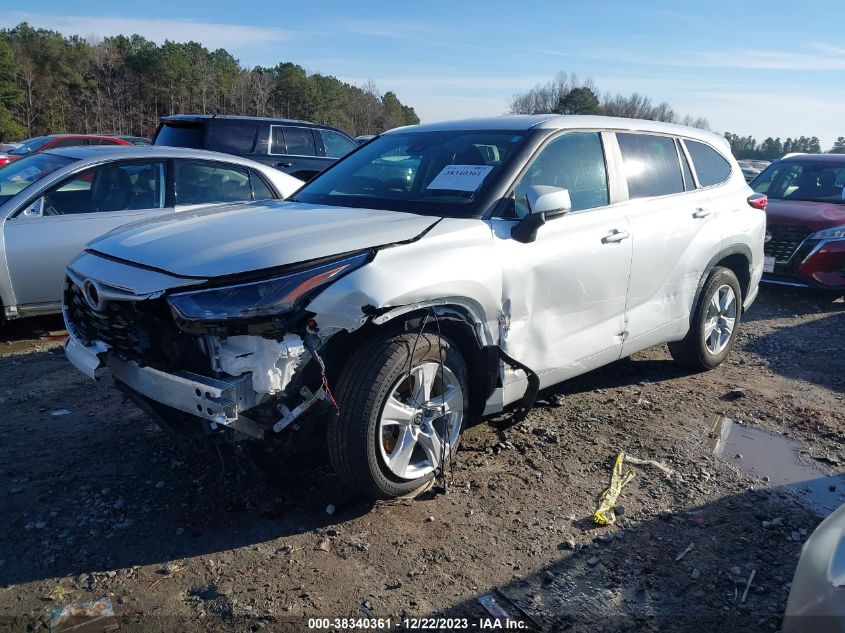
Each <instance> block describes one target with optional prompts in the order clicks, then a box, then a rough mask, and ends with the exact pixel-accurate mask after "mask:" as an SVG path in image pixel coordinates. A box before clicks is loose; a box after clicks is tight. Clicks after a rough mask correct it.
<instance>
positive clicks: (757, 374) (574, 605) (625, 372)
mask: <svg viewBox="0 0 845 633" xmlns="http://www.w3.org/2000/svg"><path fill="white" fill-rule="evenodd" d="M60 329H61V321H60V320H59V319H38V320H34V321H23V322H18V323H12V324H10V325H7V326H5V328H4V329H3V330H0V355H2V358H0V413H2V415H0V472H2V478H0V499H2V508H3V511H2V513H0V534H2V535H3V538H2V542H0V618H2V620H0V626H2V625H4V624H5V625H8V624H10V623H12V622H15V623H17V626H18V627H19V628H20V629H21V630H26V625H27V623H29V624H33V625H34V626H33V628H35V629H37V628H39V627H41V626H45V625H46V624H47V622H48V620H49V618H48V616H47V614H48V612H49V610H50V609H52V608H55V607H58V606H61V605H63V604H67V603H69V602H71V601H74V600H78V599H95V598H98V597H101V596H104V595H109V596H111V599H112V602H113V604H114V607H115V612H116V614H117V615H118V617H119V619H120V621H121V622H122V624H123V625H128V624H132V623H139V622H141V621H142V620H143V621H145V622H150V621H153V622H160V623H161V624H162V626H164V627H166V628H176V627H178V626H179V625H180V623H181V624H183V625H192V626H200V625H201V626H203V627H207V628H213V629H216V628H220V629H226V628H232V629H235V630H248V629H249V628H250V627H252V628H253V629H254V630H257V629H258V628H263V627H265V626H267V627H268V628H269V629H270V630H272V629H273V628H274V627H276V626H281V625H284V624H285V623H288V624H290V625H293V626H302V628H305V627H304V620H302V619H301V617H302V616H321V617H330V618H333V617H365V616H366V615H367V614H368V613H371V614H373V615H374V616H375V617H382V618H388V617H390V618H393V619H394V621H396V620H398V619H399V618H400V617H402V616H411V617H414V616H429V615H448V616H466V617H469V618H472V619H473V620H475V619H477V618H479V617H481V616H483V615H484V612H483V611H482V610H481V608H480V606H479V605H478V603H477V598H478V597H479V596H481V595H483V594H485V593H488V592H490V591H491V590H492V589H493V588H495V587H498V588H500V589H501V590H502V591H503V592H504V593H505V594H506V595H508V596H509V597H510V598H512V599H513V600H514V601H516V602H517V603H518V604H519V605H520V606H521V607H522V609H523V610H524V611H525V612H527V613H528V614H530V615H531V616H532V617H533V619H534V620H536V621H537V622H538V623H539V624H540V625H541V626H542V627H549V628H552V627H554V626H558V627H561V628H568V627H571V629H572V630H584V631H588V630H605V631H617V630H644V629H645V630H649V628H651V627H653V628H654V629H655V630H660V629H666V628H671V629H672V630H690V631H698V630H716V627H717V626H718V627H719V628H720V630H743V631H767V630H772V631H774V630H777V629H778V628H779V626H780V616H781V615H782V613H783V610H784V607H785V605H786V598H787V595H788V592H789V585H788V583H789V582H790V580H791V578H792V574H793V571H794V568H795V564H796V563H797V559H798V554H799V552H800V549H801V544H802V542H803V541H804V540H805V538H806V535H807V534H809V533H810V532H812V530H813V529H814V528H815V527H816V525H817V524H818V522H819V520H820V519H819V517H818V516H817V515H815V514H814V513H813V511H812V510H811V508H810V507H809V506H807V505H805V504H802V503H799V502H798V501H797V500H796V499H795V495H794V494H792V493H790V492H787V491H784V490H782V489H779V488H777V487H770V486H773V485H774V484H773V483H772V482H775V481H777V478H776V473H774V475H775V476H771V477H770V476H769V475H768V474H766V475H763V474H762V473H761V472H756V475H749V474H746V473H745V472H743V471H742V470H740V467H742V466H743V465H746V464H745V462H747V461H748V460H750V459H752V457H753V456H752V455H742V456H740V454H739V453H737V454H728V455H725V458H726V459H724V460H720V459H717V458H716V457H714V455H713V454H712V444H713V438H711V437H709V435H710V431H711V430H712V428H713V421H714V416H717V417H718V416H727V417H730V418H732V419H734V420H738V421H740V422H742V423H743V424H744V425H746V426H747V427H755V428H757V429H761V430H764V431H768V432H772V433H775V434H777V435H778V436H787V437H789V438H791V439H793V440H797V441H800V442H801V445H802V453H801V459H802V461H803V462H804V463H805V464H806V465H808V466H810V467H812V468H816V469H817V470H818V477H819V478H823V477H833V478H832V479H830V481H831V482H836V481H838V479H836V478H835V477H837V476H839V475H841V474H842V471H843V468H845V414H843V411H845V354H844V353H843V352H845V344H843V340H845V339H843V331H845V304H843V303H842V300H841V299H840V300H839V301H837V302H832V301H831V300H830V299H829V298H824V297H821V296H817V295H808V294H800V293H792V292H784V291H781V290H772V289H769V288H764V289H763V290H762V292H761V297H760V299H758V301H757V303H756V304H755V305H754V306H753V308H752V309H751V311H750V313H749V314H748V315H747V320H746V322H745V323H744V325H743V327H742V329H741V332H740V337H739V339H738V341H737V346H736V348H735V349H734V352H733V353H732V355H731V356H730V357H729V358H728V361H727V362H726V363H725V364H724V365H723V366H721V367H720V368H718V369H716V370H714V371H712V372H710V373H707V374H698V375H690V374H687V373H685V372H684V371H683V370H681V369H680V368H679V367H678V366H676V365H674V364H673V363H672V362H671V360H670V359H669V356H668V353H667V352H666V350H665V348H664V347H660V348H655V349H652V350H648V351H647V352H645V353H642V354H638V355H636V356H635V357H634V358H633V359H631V360H624V361H620V362H618V363H615V364H614V365H611V366H609V367H606V368H604V369H601V370H599V371H596V372H593V373H591V374H589V375H587V376H583V377H581V378H579V379H575V380H572V381H570V382H569V383H566V384H564V385H561V386H560V388H559V389H558V391H557V393H558V394H560V395H561V396H562V397H561V398H560V399H555V398H547V399H546V400H543V401H541V402H540V403H538V405H537V406H536V407H535V409H534V410H532V411H531V413H530V414H529V415H528V417H527V419H526V420H525V421H524V422H522V423H520V424H518V425H516V426H508V424H507V421H508V420H507V416H500V417H498V418H495V419H492V420H486V421H484V422H482V423H480V424H478V425H476V426H473V427H471V428H470V429H468V430H467V431H466V433H465V435H464V440H463V445H462V450H460V451H459V452H458V454H457V456H456V458H455V460H454V470H453V475H452V478H451V483H450V485H449V487H448V492H447V493H446V494H435V493H434V492H429V493H425V494H423V495H422V496H421V497H420V498H418V499H416V500H414V501H405V500H402V501H396V502H391V503H384V504H377V505H375V506H372V505H368V504H364V503H361V502H356V501H355V500H351V499H346V498H344V497H343V495H342V494H341V493H340V492H339V489H338V485H337V481H336V480H335V479H334V477H333V475H332V473H331V469H330V467H329V466H328V465H327V463H326V458H325V453H324V451H321V450H316V449H315V450H314V451H312V452H311V453H308V454H305V455H298V456H291V457H290V458H289V459H288V460H287V461H286V462H285V463H284V464H281V465H280V470H279V473H278V474H277V475H276V476H275V479H274V480H273V481H269V482H268V481H265V480H262V479H261V478H258V477H257V476H254V475H250V474H246V475H244V476H242V477H238V476H235V475H233V474H231V472H230V473H228V474H225V475H221V464H220V461H219V459H218V457H217V454H216V453H212V454H208V453H203V454H196V455H184V454H181V453H179V452H178V451H177V450H176V449H175V448H174V447H173V446H172V444H171V442H170V440H169V438H168V437H167V436H166V435H165V434H164V433H163V432H162V431H160V430H159V429H158V427H156V426H155V425H154V424H153V423H152V422H150V421H148V420H147V418H146V417H144V416H143V415H142V414H141V413H140V412H139V411H138V410H137V409H136V408H135V407H134V406H133V405H131V404H130V403H129V402H127V401H124V400H123V398H122V396H121V395H120V394H119V393H118V392H117V391H116V390H114V389H111V388H109V387H107V386H104V385H96V384H94V383H92V382H90V381H88V380H87V379H86V378H85V377H83V376H82V374H80V373H79V372H77V371H75V370H73V368H72V367H71V366H70V365H69V364H68V363H67V361H66V360H65V359H64V356H63V353H62V351H61V347H60V340H61V339H60V338H59V336H58V333H57V332H56V331H57V330H60ZM50 331H52V332H53V334H54V336H50V335H49V334H48V332H50ZM619 450H626V451H628V452H629V453H630V454H631V455H634V456H636V457H639V458H643V459H654V460H658V461H660V462H662V463H663V464H665V465H666V466H668V467H669V468H671V469H672V470H673V471H675V475H674V476H672V477H667V476H666V475H664V473H663V472H662V471H660V470H658V469H656V468H653V467H651V466H633V468H634V469H635V470H636V471H637V476H636V477H635V478H634V479H633V481H632V482H631V483H629V484H628V485H627V486H626V487H625V488H624V489H623V491H622V495H621V497H620V500H619V503H620V504H621V505H622V506H624V512H623V514H622V515H621V516H620V517H619V519H618V521H617V523H616V524H615V525H613V526H610V527H597V526H595V525H594V524H593V523H592V521H591V515H592V512H593V511H594V510H595V507H596V499H597V497H598V495H599V494H600V493H601V491H602V490H603V488H604V487H605V486H606V485H607V483H608V480H609V473H610V467H611V464H612V461H613V458H614V456H615V455H616V454H617V452H618V451H619ZM773 466H776V465H773ZM746 467H747V465H746ZM747 470H749V471H750V470H751V469H750V468H747ZM764 476H765V477H769V479H770V481H768V482H767V481H766V480H764V478H763V477H764ZM835 486H836V484H835V483H831V484H830V486H828V488H830V487H835ZM834 492H835V493H836V494H838V493H840V492H841V489H840V490H838V491H831V493H834ZM840 503H841V501H840ZM330 505H331V506H334V512H333V513H332V514H329V513H327V511H326V509H327V507H328V506H330ZM764 522H765V523H764ZM690 545H692V548H691V549H688V546H690ZM685 550H688V551H687V553H686V554H684V555H683V556H682V557H680V559H679V560H676V559H678V557H679V555H680V554H681V553H682V552H684V551H685ZM753 570H756V573H755V576H754V581H753V583H752V585H751V587H750V589H749V590H748V593H747V597H746V600H745V602H742V594H743V593H744V592H745V588H746V579H747V578H748V577H749V575H750V574H751V572H752V571H753ZM57 588H58V589H57ZM707 623H710V624H711V626H708V625H707Z"/></svg>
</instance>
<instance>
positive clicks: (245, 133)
mask: <svg viewBox="0 0 845 633" xmlns="http://www.w3.org/2000/svg"><path fill="white" fill-rule="evenodd" d="M257 136H258V123H255V122H252V121H231V120H227V119H213V120H212V121H211V122H210V123H209V127H208V133H207V136H206V140H205V142H206V149H209V150H211V151H213V152H223V153H224V154H252V152H253V150H254V149H255V140H256V138H257Z"/></svg>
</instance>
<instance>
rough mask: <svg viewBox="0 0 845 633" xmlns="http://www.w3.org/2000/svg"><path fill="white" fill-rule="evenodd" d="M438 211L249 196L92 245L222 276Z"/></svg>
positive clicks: (383, 240) (412, 232)
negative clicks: (242, 201)
mask: <svg viewBox="0 0 845 633" xmlns="http://www.w3.org/2000/svg"><path fill="white" fill-rule="evenodd" d="M439 219H440V218H437V217H430V216H422V215H414V214H411V213H398V212H396V211H378V210H374V209H356V208H350V207H323V206H319V205H311V204H303V203H298V202H281V201H279V202H269V203H247V204H240V205H230V206H225V207H219V206H217V207H214V208H209V209H202V210H199V211H188V212H183V213H176V214H175V215H170V216H166V217H164V218H161V217H160V218H154V219H152V220H148V221H143V222H139V223H136V224H130V225H128V226H125V227H122V228H121V229H118V230H116V231H114V232H112V233H107V234H106V235H103V236H102V237H100V238H98V239H96V240H94V241H93V242H91V243H90V244H89V246H88V248H89V250H92V251H95V252H98V253H102V254H104V255H109V256H111V257H117V258H119V259H122V260H126V261H130V262H135V263H137V264H142V265H144V266H152V267H154V268H157V269H160V270H164V271H167V272H169V273H172V274H174V275H180V276H187V277H203V278H209V277H219V276H223V275H232V274H238V273H244V272H249V271H253V270H262V269H265V268H274V267H277V266H285V265H287V264H294V263H297V262H302V261H307V260H311V259H317V258H320V257H329V256H331V255H336V254H339V253H348V252H350V251H356V250H361V249H365V248H371V247H374V246H382V245H385V244H391V243H393V242H402V241H406V240H411V239H414V238H415V237H417V236H418V235H420V234H421V233H422V232H423V231H425V230H426V229H427V228H428V227H430V226H431V225H433V224H435V223H436V222H437V221H438V220H439Z"/></svg>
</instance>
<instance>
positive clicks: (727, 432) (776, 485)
mask: <svg viewBox="0 0 845 633" xmlns="http://www.w3.org/2000/svg"><path fill="white" fill-rule="evenodd" d="M709 429H710V449H711V450H712V451H713V454H714V455H716V457H718V458H719V459H721V460H723V461H725V462H728V463H730V464H733V465H734V466H736V467H738V468H739V469H740V470H742V471H743V472H745V473H747V474H748V475H751V476H752V477H756V478H758V479H760V480H761V482H762V485H763V487H765V488H769V489H773V490H784V491H787V492H790V493H792V494H794V495H795V496H796V497H797V498H798V499H799V501H801V502H802V503H804V504H805V505H807V506H808V507H810V508H811V509H812V510H814V511H815V512H817V513H818V514H819V515H821V516H827V515H828V514H830V513H831V512H833V510H835V509H836V508H838V507H839V506H840V505H842V504H843V503H845V472H842V468H841V467H836V474H835V475H832V476H831V475H826V474H825V473H824V472H822V471H821V470H819V469H817V468H813V467H812V466H808V465H806V464H804V463H803V462H801V460H800V459H799V457H798V452H799V450H800V449H801V448H802V445H801V444H800V443H799V442H796V441H794V440H790V439H788V438H785V437H782V436H779V435H772V434H771V433H766V432H765V431H761V430H760V429H753V428H749V427H746V426H743V425H741V424H738V423H737V422H735V421H734V420H732V419H730V418H726V417H722V416H714V418H713V419H712V420H711V421H710V423H709Z"/></svg>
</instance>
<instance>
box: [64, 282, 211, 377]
mask: <svg viewBox="0 0 845 633" xmlns="http://www.w3.org/2000/svg"><path fill="white" fill-rule="evenodd" d="M64 305H65V314H66V318H67V320H68V326H69V327H72V328H73V330H74V332H75V334H76V335H77V336H78V337H79V338H81V339H82V340H83V342H85V343H87V344H90V343H91V342H93V341H102V342H103V343H106V344H107V345H109V347H111V349H112V350H113V351H114V352H117V353H119V354H121V355H123V356H127V357H129V358H132V359H134V360H137V361H139V362H140V363H142V364H143V365H152V366H154V367H157V368H159V369H162V370H167V371H176V370H180V369H187V370H191V371H208V368H209V362H208V359H207V357H206V356H205V354H204V353H203V352H202V351H201V348H200V346H199V345H198V342H197V339H196V337H194V336H192V335H190V334H186V333H184V332H182V331H180V330H179V329H178V328H177V327H176V324H175V323H174V322H173V317H172V315H171V313H170V308H169V306H168V305H167V303H166V301H165V300H164V299H145V300H143V301H109V302H108V303H106V305H105V307H104V308H103V309H102V310H101V311H97V310H94V309H93V308H92V307H91V306H89V305H88V302H87V301H85V297H84V296H83V294H82V288H80V287H79V286H77V285H76V284H75V283H73V281H71V280H70V279H67V280H66V281H65V296H64Z"/></svg>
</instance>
